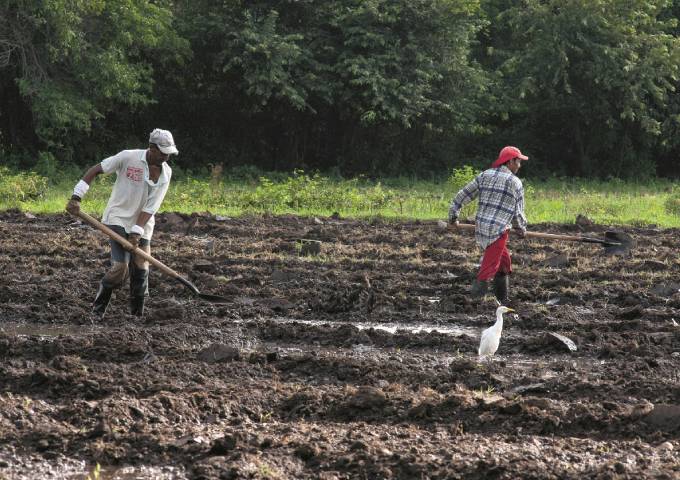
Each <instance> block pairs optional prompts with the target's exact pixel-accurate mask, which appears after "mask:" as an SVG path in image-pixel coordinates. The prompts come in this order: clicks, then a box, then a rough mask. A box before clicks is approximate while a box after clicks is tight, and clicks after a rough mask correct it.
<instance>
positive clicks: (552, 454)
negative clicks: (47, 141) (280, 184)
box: [0, 212, 680, 479]
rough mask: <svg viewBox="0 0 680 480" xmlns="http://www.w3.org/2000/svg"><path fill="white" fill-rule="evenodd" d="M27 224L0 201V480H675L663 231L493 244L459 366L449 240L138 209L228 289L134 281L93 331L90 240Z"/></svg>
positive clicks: (678, 351) (594, 230) (465, 314)
mask: <svg viewBox="0 0 680 480" xmlns="http://www.w3.org/2000/svg"><path fill="white" fill-rule="evenodd" d="M29 217H30V216H26V215H24V214H22V213H19V212H5V213H0V242H1V243H0V387H1V388H0V478H7V479H15V478H16V479H24V478H25V479H28V478H41V479H42V478H73V479H76V478H77V479H83V478H86V476H87V475H88V474H90V476H91V477H93V476H94V474H93V471H94V469H95V466H96V465H97V464H99V465H100V466H101V472H100V474H99V478H102V479H104V478H111V479H113V478H116V479H133V478H154V479H184V478H190V479H230V478H278V479H288V478H321V479H346V478H360V479H372V478H399V479H421V478H440V479H441V478H471V479H477V478H479V479H512V478H536V479H544V478H579V479H580V478H602V479H614V478H630V479H639V478H659V479H661V478H680V441H678V440H679V439H678V435H679V432H680V372H679V371H678V367H679V366H680V326H678V322H680V293H678V289H679V288H680V285H679V284H678V282H679V281H680V259H678V255H677V252H678V250H677V245H678V242H680V235H678V234H679V233H680V232H678V231H674V230H655V229H651V228H650V229H629V230H627V232H628V233H630V234H631V235H633V237H634V238H635V239H636V240H637V245H636V246H635V247H634V249H633V250H632V252H631V255H630V256H624V257H621V256H617V257H607V256H604V255H602V252H603V250H602V248H601V247H599V246H598V245H589V244H583V243H556V242H548V241H545V240H531V241H521V240H516V239H513V240H512V241H511V250H512V252H513V258H514V265H515V269H516V270H515V274H514V275H513V278H512V282H513V285H512V290H511V294H512V297H513V298H514V299H515V300H516V306H517V311H518V315H517V316H516V317H513V316H512V315H506V324H505V329H504V334H503V338H502V340H501V345H500V348H499V351H498V354H497V355H496V357H495V360H494V361H492V362H485V363H480V362H478V359H477V356H476V349H477V346H478V343H479V334H480V332H481V331H482V329H484V328H486V327H487V326H489V325H490V324H491V323H492V321H493V318H492V317H493V313H494V311H495V307H496V305H495V302H494V301H493V299H492V298H491V297H489V298H486V299H484V300H480V301H472V300H471V299H469V298H468V296H467V292H468V290H469V285H470V281H471V279H472V276H473V274H474V272H475V270H476V265H477V262H478V261H479V258H480V254H481V252H480V251H479V250H477V249H476V247H475V246H474V239H473V237H472V235H471V234H469V233H461V234H451V233H447V232H442V231H441V230H439V229H438V228H437V225H436V223H435V222H422V223H419V222H412V223H389V222H384V221H373V222H368V221H367V222H357V221H351V220H344V219H339V218H318V219H313V218H312V219H301V218H295V217H264V218H260V217H258V218H245V219H243V218H239V219H231V218H221V217H214V216H209V215H196V216H192V217H188V216H187V217H182V216H179V215H175V214H166V215H160V216H159V218H158V221H157V223H158V225H157V231H156V235H155V237H154V244H153V246H152V249H153V250H152V253H153V254H154V255H155V256H156V257H157V258H158V259H160V260H161V261H163V262H164V263H166V264H167V265H169V266H171V267H173V268H174V269H176V270H177V271H178V272H181V273H182V274H183V275H185V276H186V277H187V278H189V279H191V281H192V282H193V283H195V284H196V285H197V286H198V287H199V289H201V291H202V292H205V293H213V294H218V295H222V296H225V297H227V298H228V299H229V302H228V303H225V304H221V305H215V304H209V303H205V302H203V301H201V300H198V299H196V298H194V297H192V295H191V294H190V293H189V292H188V291H187V290H186V289H185V288H183V287H182V286H181V285H180V284H178V283H177V282H175V281H172V280H168V279H167V277H164V276H162V274H161V273H160V272H159V271H158V270H152V273H151V287H150V291H151V298H150V300H149V302H148V303H147V305H148V309H147V314H146V315H145V317H144V318H143V319H138V318H135V317H131V316H129V315H128V314H127V292H126V291H125V290H122V291H119V292H117V294H116V295H115V296H114V299H113V301H112V305H111V307H110V309H109V312H108V313H107V316H106V317H105V318H104V319H103V320H94V319H93V318H92V317H91V316H90V314H89V310H90V306H91V301H92V299H93V297H94V295H95V293H96V288H97V283H98V281H99V278H100V276H101V275H102V274H103V272H104V271H105V268H106V264H107V261H108V246H107V239H106V238H105V237H104V236H103V235H102V234H100V233H98V232H97V231H95V230H93V229H91V228H90V227H87V226H85V225H83V224H81V223H80V222H77V221H75V220H73V218H71V217H68V216H66V215H57V216H39V217H38V218H29ZM532 228H533V229H535V230H543V231H550V232H553V233H569V234H574V233H584V234H588V235H590V236H602V234H603V232H604V230H605V229H604V228H601V227H597V226H578V225H570V226H547V225H541V226H533V227H532ZM301 239H306V240H317V241H320V243H316V242H308V241H305V242H300V240H301ZM318 246H320V252H318V253H315V251H314V248H313V247H318ZM676 320H677V321H678V322H676ZM553 333H557V334H561V335H563V336H566V337H569V338H570V339H571V340H573V341H574V342H575V344H576V347H577V350H576V351H570V350H569V349H568V348H567V347H566V345H565V344H564V343H562V342H561V341H560V340H559V339H557V338H556V337H555V336H553V335H552V334H553Z"/></svg>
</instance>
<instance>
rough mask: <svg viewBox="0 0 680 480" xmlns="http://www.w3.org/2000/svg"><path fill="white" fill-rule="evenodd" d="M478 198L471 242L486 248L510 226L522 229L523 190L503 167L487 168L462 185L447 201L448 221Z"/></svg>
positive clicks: (525, 224)
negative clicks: (449, 201) (448, 203)
mask: <svg viewBox="0 0 680 480" xmlns="http://www.w3.org/2000/svg"><path fill="white" fill-rule="evenodd" d="M477 196H479V208H478V209H477V221H476V227H477V228H476V229H475V239H476V240H477V243H478V244H479V246H480V247H482V248H486V247H488V246H489V245H491V244H492V243H493V242H495V241H496V240H498V238H499V237H500V236H501V235H502V234H503V232H504V231H505V230H507V229H508V228H509V227H510V225H511V224H512V225H513V226H515V227H516V228H519V229H521V230H526V228H527V219H526V217H525V216H524V187H522V181H521V180H520V179H519V178H517V177H516V176H515V175H514V174H513V173H512V172H511V171H510V169H509V168H508V167H506V166H505V165H503V166H500V167H498V168H490V169H488V170H486V171H484V172H482V173H480V174H479V175H477V177H476V178H475V179H474V180H472V181H471V182H470V183H468V184H467V185H465V187H463V188H462V189H461V190H460V191H459V192H458V194H457V195H456V196H455V198H454V199H453V202H451V207H450V208H449V221H454V220H455V219H457V218H458V213H459V212H460V209H461V208H463V207H464V206H465V205H466V204H467V203H468V202H470V201H471V200H473V199H475V198H476V197H477Z"/></svg>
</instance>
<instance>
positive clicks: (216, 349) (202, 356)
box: [197, 343, 241, 363]
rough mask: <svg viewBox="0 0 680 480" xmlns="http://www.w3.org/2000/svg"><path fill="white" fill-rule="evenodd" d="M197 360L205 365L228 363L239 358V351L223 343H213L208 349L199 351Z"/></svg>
mask: <svg viewBox="0 0 680 480" xmlns="http://www.w3.org/2000/svg"><path fill="white" fill-rule="evenodd" d="M197 358H198V359H199V360H200V361H202V362H206V363H217V362H230V361H233V360H238V359H239V358H241V351H240V350H239V349H238V348H236V347H234V346H232V345H225V344H223V343H213V344H212V345H210V346H209V347H208V348H205V349H203V350H201V351H200V352H199V353H198V355H197Z"/></svg>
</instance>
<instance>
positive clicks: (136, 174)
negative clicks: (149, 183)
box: [125, 167, 144, 182]
mask: <svg viewBox="0 0 680 480" xmlns="http://www.w3.org/2000/svg"><path fill="white" fill-rule="evenodd" d="M125 176H126V177H127V178H129V179H130V180H132V181H133V182H141V181H142V179H143V178H144V170H143V169H141V168H139V167H127V172H126V173H125Z"/></svg>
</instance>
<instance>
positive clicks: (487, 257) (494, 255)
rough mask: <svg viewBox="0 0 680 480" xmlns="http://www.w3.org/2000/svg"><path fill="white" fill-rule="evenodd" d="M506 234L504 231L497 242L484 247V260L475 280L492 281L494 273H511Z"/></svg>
mask: <svg viewBox="0 0 680 480" xmlns="http://www.w3.org/2000/svg"><path fill="white" fill-rule="evenodd" d="M508 233H509V231H508V230H506V231H505V232H504V233H503V235H501V236H500V238H499V239H498V240H496V241H495V242H493V243H492V244H491V245H489V246H488V247H486V250H484V258H482V265H481V266H480V267H479V273H478V274H477V280H479V281H480V282H481V281H486V280H492V279H493V277H495V276H496V273H498V272H500V273H512V262H511V260H510V252H509V251H508V247H506V245H507V243H508Z"/></svg>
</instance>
